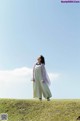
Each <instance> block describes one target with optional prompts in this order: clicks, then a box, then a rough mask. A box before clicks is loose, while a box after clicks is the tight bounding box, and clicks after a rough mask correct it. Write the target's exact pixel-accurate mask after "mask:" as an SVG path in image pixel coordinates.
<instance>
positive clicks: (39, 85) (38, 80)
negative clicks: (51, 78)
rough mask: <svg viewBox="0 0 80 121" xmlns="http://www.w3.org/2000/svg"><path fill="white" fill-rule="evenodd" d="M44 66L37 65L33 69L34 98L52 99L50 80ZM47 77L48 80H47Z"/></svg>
mask: <svg viewBox="0 0 80 121" xmlns="http://www.w3.org/2000/svg"><path fill="white" fill-rule="evenodd" d="M46 75H47V73H46V70H45V66H44V64H41V65H35V66H34V68H33V78H34V80H35V81H33V97H34V98H36V97H37V98H42V95H43V96H44V98H50V97H52V94H51V92H50V89H49V86H48V78H47V77H46ZM45 77H46V78H45Z"/></svg>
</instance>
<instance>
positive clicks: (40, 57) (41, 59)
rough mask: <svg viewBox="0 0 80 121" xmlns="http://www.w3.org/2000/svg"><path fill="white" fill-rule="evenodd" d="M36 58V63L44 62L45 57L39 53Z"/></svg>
mask: <svg viewBox="0 0 80 121" xmlns="http://www.w3.org/2000/svg"><path fill="white" fill-rule="evenodd" d="M37 60H38V63H42V64H45V58H44V57H43V56H42V55H40V56H39V57H38V59H37Z"/></svg>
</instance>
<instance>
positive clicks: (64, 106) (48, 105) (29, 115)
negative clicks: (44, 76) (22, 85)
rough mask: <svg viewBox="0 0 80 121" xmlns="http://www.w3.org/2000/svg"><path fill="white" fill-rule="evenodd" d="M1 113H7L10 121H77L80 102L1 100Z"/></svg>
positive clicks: (79, 114) (79, 113)
mask: <svg viewBox="0 0 80 121" xmlns="http://www.w3.org/2000/svg"><path fill="white" fill-rule="evenodd" d="M0 113H7V114H8V121H76V119H77V117H78V116H80V100H79V99H78V100H58V99H57V100H51V101H46V100H43V101H42V102H40V101H38V100H34V99H33V100H28V99H27V100H18V99H0Z"/></svg>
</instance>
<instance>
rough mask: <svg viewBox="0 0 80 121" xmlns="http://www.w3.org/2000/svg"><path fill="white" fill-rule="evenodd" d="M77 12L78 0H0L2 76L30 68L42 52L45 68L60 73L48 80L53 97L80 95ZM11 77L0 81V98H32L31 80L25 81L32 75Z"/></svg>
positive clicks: (79, 6)
mask: <svg viewBox="0 0 80 121" xmlns="http://www.w3.org/2000/svg"><path fill="white" fill-rule="evenodd" d="M79 11H80V3H71V4H70V3H67V4H62V3H61V2H60V0H55V1H54V0H34V1H33V0H0V71H1V73H2V72H3V73H4V74H3V76H5V74H6V72H5V71H6V70H7V71H9V72H10V71H13V70H15V69H22V68H24V67H26V68H28V69H31V68H32V66H33V64H34V62H35V61H36V58H37V57H38V56H39V55H40V54H42V55H44V56H45V59H46V68H47V71H48V72H49V73H52V74H53V75H54V74H57V75H60V76H59V77H58V78H56V79H54V80H51V81H52V84H51V86H50V89H51V92H52V94H53V98H80V93H79V92H80V87H79V85H80V14H79ZM22 70H23V69H22ZM6 75H7V74H6ZM13 75H14V74H13ZM23 75H24V74H23ZM10 76H11V75H10ZM30 76H31V75H30ZM5 77H6V76H5ZM8 77H9V75H8ZM11 77H12V78H13V76H11ZM11 77H10V80H9V78H8V79H3V80H4V83H3V82H2V80H0V83H1V84H2V86H1V87H2V88H1V89H0V95H1V96H0V97H6V98H8V97H12V98H32V83H31V82H30V83H29V84H27V83H26V82H27V80H28V81H29V79H30V78H31V77H29V79H28V78H25V79H24V78H22V81H20V82H19V75H18V78H16V79H15V78H14V79H15V80H16V82H15V80H13V79H12V78H11ZM1 78H3V77H1ZM1 78H0V79H1ZM17 80H18V81H17ZM24 80H25V81H24ZM12 81H13V84H12V85H11V83H12ZM8 82H9V87H8V85H7V83H8ZM14 82H15V83H14ZM5 83H6V84H5ZM4 86H5V89H3V88H4ZM14 90H15V91H14ZM16 91H17V93H16ZM19 92H20V93H19ZM28 92H30V93H28Z"/></svg>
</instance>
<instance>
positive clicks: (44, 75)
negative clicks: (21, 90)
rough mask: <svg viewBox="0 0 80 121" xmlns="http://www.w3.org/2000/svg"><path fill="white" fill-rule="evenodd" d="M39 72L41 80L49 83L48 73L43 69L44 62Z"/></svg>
mask: <svg viewBox="0 0 80 121" xmlns="http://www.w3.org/2000/svg"><path fill="white" fill-rule="evenodd" d="M41 73H42V79H43V82H45V83H47V84H48V85H50V84H51V82H50V79H49V76H48V74H47V72H46V69H45V65H44V64H42V65H41Z"/></svg>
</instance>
